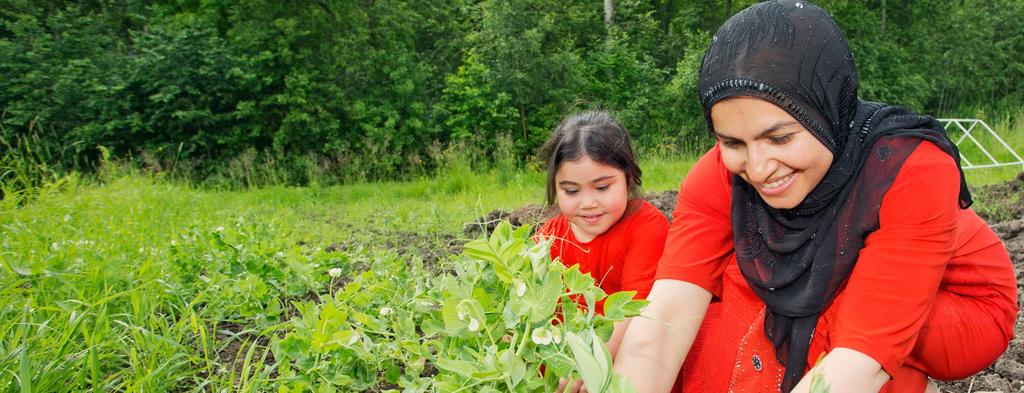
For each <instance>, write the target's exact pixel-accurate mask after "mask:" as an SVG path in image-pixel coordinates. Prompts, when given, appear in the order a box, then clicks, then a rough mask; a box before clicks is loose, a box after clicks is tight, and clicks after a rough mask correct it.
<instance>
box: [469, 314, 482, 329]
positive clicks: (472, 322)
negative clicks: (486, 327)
mask: <svg viewBox="0 0 1024 393" xmlns="http://www.w3.org/2000/svg"><path fill="white" fill-rule="evenodd" d="M477 330H480V321H477V320H476V318H473V317H470V318H469V331H471V332H475V331H477Z"/></svg>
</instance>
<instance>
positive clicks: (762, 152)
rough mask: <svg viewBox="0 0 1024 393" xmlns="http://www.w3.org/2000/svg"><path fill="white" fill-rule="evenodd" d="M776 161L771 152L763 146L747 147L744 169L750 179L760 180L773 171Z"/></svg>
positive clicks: (776, 164) (765, 178) (766, 177)
mask: <svg viewBox="0 0 1024 393" xmlns="http://www.w3.org/2000/svg"><path fill="white" fill-rule="evenodd" d="M776 167H778V162H777V161H776V160H775V157H773V156H772V154H771V152H769V151H767V149H763V148H749V149H747V163H746V167H745V168H744V170H745V171H746V172H747V178H748V179H750V180H751V181H756V182H762V181H765V180H768V177H769V176H771V174H772V173H773V172H775V169H776Z"/></svg>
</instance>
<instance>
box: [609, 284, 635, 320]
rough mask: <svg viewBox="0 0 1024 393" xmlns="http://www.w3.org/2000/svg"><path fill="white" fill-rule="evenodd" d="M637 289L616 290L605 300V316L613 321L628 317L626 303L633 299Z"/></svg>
mask: <svg viewBox="0 0 1024 393" xmlns="http://www.w3.org/2000/svg"><path fill="white" fill-rule="evenodd" d="M633 295H636V291H621V292H615V293H613V294H611V295H610V296H608V297H607V298H605V300H604V317H605V318H608V319H610V320H613V321H621V320H623V319H625V318H626V312H627V310H626V308H625V307H626V304H628V303H629V301H630V300H633Z"/></svg>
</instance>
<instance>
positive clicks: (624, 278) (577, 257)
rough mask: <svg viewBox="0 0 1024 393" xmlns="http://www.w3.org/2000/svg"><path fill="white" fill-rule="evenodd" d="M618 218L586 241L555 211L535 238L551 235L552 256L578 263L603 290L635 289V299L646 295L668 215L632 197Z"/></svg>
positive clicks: (661, 248)
mask: <svg viewBox="0 0 1024 393" xmlns="http://www.w3.org/2000/svg"><path fill="white" fill-rule="evenodd" d="M630 203H631V206H630V208H628V209H627V211H626V214H625V215H623V216H622V218H621V219H619V222H617V223H615V225H612V227H611V228H609V229H608V231H606V232H605V233H602V234H600V235H598V236H596V237H594V238H593V239H591V240H590V241H589V242H586V243H583V242H580V241H578V240H577V239H576V236H575V235H574V234H573V232H572V229H571V228H570V226H569V220H568V219H567V218H566V217H565V216H564V215H561V214H560V215H558V216H556V217H554V218H551V219H550V220H548V221H547V222H545V223H544V225H542V226H541V227H540V229H538V230H537V234H536V235H535V237H536V238H540V237H542V236H543V237H554V239H555V240H554V242H553V244H552V245H551V258H552V259H555V258H558V259H560V260H561V261H562V263H563V264H565V265H566V266H572V265H580V271H581V272H583V273H589V274H590V275H591V277H594V279H595V280H596V281H597V283H598V285H599V286H600V287H601V289H603V290H604V291H605V292H606V293H608V294H612V293H615V292H619V291H636V295H635V296H634V298H635V299H646V298H647V294H648V293H650V292H651V285H652V284H653V283H654V273H655V271H656V270H657V269H658V260H659V259H660V258H661V254H662V251H663V250H664V247H665V237H666V236H667V235H668V226H669V225H668V219H666V218H665V216H664V215H663V214H662V213H661V212H660V211H658V209H657V208H656V207H654V205H651V204H650V203H649V202H647V201H644V200H640V199H637V200H634V201H633V202H630Z"/></svg>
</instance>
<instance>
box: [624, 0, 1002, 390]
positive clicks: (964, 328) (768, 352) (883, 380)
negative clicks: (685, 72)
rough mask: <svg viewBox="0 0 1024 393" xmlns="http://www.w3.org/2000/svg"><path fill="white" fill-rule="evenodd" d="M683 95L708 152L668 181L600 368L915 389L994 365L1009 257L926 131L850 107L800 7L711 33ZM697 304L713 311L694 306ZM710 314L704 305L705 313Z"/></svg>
mask: <svg viewBox="0 0 1024 393" xmlns="http://www.w3.org/2000/svg"><path fill="white" fill-rule="evenodd" d="M700 78H701V79H700V85H699V88H700V98H701V103H702V105H703V108H704V113H705V117H706V119H707V122H708V127H709V129H710V131H711V132H712V133H713V134H714V135H715V137H716V138H717V139H718V141H719V143H718V144H717V145H716V146H715V147H714V148H712V149H711V150H710V151H709V152H708V153H707V154H705V155H704V157H702V158H701V159H700V160H699V161H698V163H697V164H696V165H695V166H694V168H693V169H692V170H691V172H690V174H689V175H688V176H687V179H686V180H685V181H684V183H683V185H682V187H681V190H680V193H679V201H678V204H677V207H676V211H675V213H674V219H673V223H672V228H671V229H670V231H669V236H668V240H667V243H666V246H665V253H664V255H663V257H662V260H661V262H660V266H659V269H658V272H657V274H656V276H655V278H656V281H655V283H654V286H653V289H652V291H651V293H650V295H649V296H648V299H649V300H650V301H651V304H650V305H649V306H648V307H647V309H646V310H645V311H644V315H645V316H647V317H648V318H634V320H633V322H632V323H631V325H630V326H629V328H628V330H627V332H626V336H625V338H624V340H623V342H622V344H621V348H620V350H619V353H618V355H617V356H616V359H615V369H616V370H617V371H618V372H620V373H622V374H624V375H626V376H627V377H629V378H630V380H632V381H633V383H634V384H635V385H636V386H637V388H638V390H639V391H642V392H658V391H668V390H669V388H671V387H672V384H673V381H674V380H675V379H676V375H677V372H678V371H679V368H680V364H681V363H683V360H684V359H685V363H683V364H682V372H681V373H680V374H679V376H680V379H679V381H680V384H679V385H681V386H677V388H682V389H683V390H685V391H693V392H725V391H737V392H741V391H767V392H778V391H783V392H789V391H794V392H808V391H809V388H810V384H811V380H812V379H813V378H814V377H813V376H814V375H820V376H821V377H822V378H823V380H824V382H825V383H826V384H827V385H829V387H830V389H831V390H830V391H831V392H832V393H840V392H866V391H871V392H877V391H884V392H922V391H925V389H926V386H927V384H928V382H927V377H928V376H931V377H934V378H939V379H956V378H963V377H965V376H967V375H970V374H973V373H975V372H977V371H980V370H982V369H983V368H985V367H986V366H987V365H989V364H990V363H992V362H993V361H995V359H996V358H997V357H998V356H999V355H1000V354H1001V353H1002V352H1003V351H1004V350H1005V348H1006V346H1007V344H1008V342H1009V340H1010V339H1011V338H1012V334H1013V323H1014V321H1015V319H1016V313H1017V304H1016V299H1017V296H1016V284H1015V281H1014V272H1013V268H1012V265H1011V264H1010V260H1009V256H1008V255H1007V254H1006V250H1005V249H1004V248H1003V246H1002V244H1001V242H1000V241H999V239H998V238H996V236H995V234H994V233H993V232H992V231H991V230H990V229H989V228H988V226H987V225H986V224H985V223H984V222H983V221H982V220H981V219H980V218H979V217H978V216H977V215H975V214H974V213H973V212H972V211H971V210H970V209H969V206H970V204H971V197H970V193H969V191H968V190H967V187H966V184H965V182H964V179H963V172H962V170H960V168H959V153H958V151H957V149H956V146H955V145H954V144H953V143H952V142H951V141H950V140H949V138H948V137H947V136H946V134H945V131H944V130H943V128H942V127H941V126H940V125H939V124H938V123H937V122H936V121H935V120H934V119H932V118H930V117H926V116H918V115H915V114H913V113H910V112H909V111H907V110H906V109H904V108H900V107H894V106H889V105H885V104H880V103H872V102H865V101H861V100H859V99H858V97H857V83H858V82H857V73H856V70H855V68H854V65H853V56H852V54H851V52H850V50H849V47H848V46H847V44H846V41H845V39H844V38H843V35H842V32H841V31H840V29H839V28H838V26H836V24H835V22H834V21H833V20H832V19H831V18H830V17H829V16H828V14H826V13H825V12H824V11H822V10H821V9H820V8H818V7H816V6H814V5H811V4H809V3H806V2H802V1H772V2H766V3H760V4H757V5H754V6H751V7H750V8H747V9H745V10H743V11H741V12H739V13H737V14H736V15H735V16H733V17H732V18H730V19H729V20H728V21H726V22H725V24H724V25H723V26H722V27H721V28H720V29H719V31H718V32H717V34H716V35H715V37H714V38H713V39H712V42H711V44H710V46H709V47H708V50H707V52H706V53H705V56H704V62H703V64H702V66H701V73H700ZM712 300H714V302H712ZM709 305H710V306H709Z"/></svg>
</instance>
